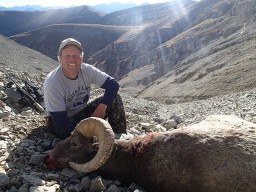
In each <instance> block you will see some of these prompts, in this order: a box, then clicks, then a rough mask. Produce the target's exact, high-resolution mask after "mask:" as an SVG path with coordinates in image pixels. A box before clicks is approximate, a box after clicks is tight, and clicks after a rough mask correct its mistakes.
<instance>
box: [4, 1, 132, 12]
mask: <svg viewBox="0 0 256 192" xmlns="http://www.w3.org/2000/svg"><path fill="white" fill-rule="evenodd" d="M87 6H89V5H87ZM136 6H137V5H136V4H134V3H118V2H113V3H104V4H98V5H94V6H90V7H92V8H94V9H97V10H99V11H102V12H105V13H111V12H115V11H120V10H123V9H128V8H132V7H136ZM72 7H74V6H70V7H64V6H51V7H42V6H40V5H25V6H14V7H3V6H0V11H47V10H51V9H65V8H72Z"/></svg>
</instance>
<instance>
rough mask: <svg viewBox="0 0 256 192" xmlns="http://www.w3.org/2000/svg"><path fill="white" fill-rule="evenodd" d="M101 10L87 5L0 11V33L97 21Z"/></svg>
mask: <svg viewBox="0 0 256 192" xmlns="http://www.w3.org/2000/svg"><path fill="white" fill-rule="evenodd" d="M103 15H104V13H103V12H101V11H98V10H96V9H93V8H92V7H88V6H77V7H72V8H63V9H52V10H47V11H33V12H31V11H0V34H2V35H4V36H11V35H15V34H19V33H23V32H27V31H31V30H34V29H38V28H41V27H45V26H48V25H52V24H61V23H83V24H88V23H98V22H99V20H100V19H101V17H102V16H103Z"/></svg>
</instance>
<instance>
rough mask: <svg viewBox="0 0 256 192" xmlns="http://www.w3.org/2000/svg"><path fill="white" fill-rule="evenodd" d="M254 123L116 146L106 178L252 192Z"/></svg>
mask: <svg viewBox="0 0 256 192" xmlns="http://www.w3.org/2000/svg"><path fill="white" fill-rule="evenodd" d="M255 130H256V125H255V124H252V123H249V122H246V121H243V120H241V119H238V118H234V117H230V116H211V117H209V118H208V120H206V121H203V122H202V123H200V124H197V125H193V126H190V127H186V128H179V129H176V130H174V131H171V132H165V133H151V134H148V135H146V136H141V137H136V138H134V139H132V140H129V141H124V140H118V141H116V142H115V145H114V149H113V152H112V154H111V156H110V158H109V159H108V161H107V162H106V164H105V165H104V166H103V167H101V169H100V172H101V173H102V174H103V175H104V176H105V175H106V176H108V177H111V178H115V179H120V180H121V181H124V182H126V181H127V182H130V181H135V182H137V183H138V184H140V185H141V186H142V187H144V188H145V189H146V190H147V191H166V192H167V191H168V192H171V191H174V192H178V191H181V192H186V191H196V192H200V191H207V192H209V191H213V192H218V191H223V192H224V191H225V192H228V191H255V189H256V134H255Z"/></svg>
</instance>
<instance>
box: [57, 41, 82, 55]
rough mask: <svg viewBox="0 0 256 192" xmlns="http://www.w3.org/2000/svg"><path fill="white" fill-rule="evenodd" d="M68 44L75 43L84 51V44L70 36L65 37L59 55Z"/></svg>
mask: <svg viewBox="0 0 256 192" xmlns="http://www.w3.org/2000/svg"><path fill="white" fill-rule="evenodd" d="M67 45H75V46H77V47H78V48H79V49H80V50H81V51H82V52H83V48H82V45H81V43H80V42H79V41H77V40H75V39H73V38H68V39H64V40H63V41H62V42H61V44H60V47H59V55H60V53H61V51H62V49H63V48H64V47H66V46H67Z"/></svg>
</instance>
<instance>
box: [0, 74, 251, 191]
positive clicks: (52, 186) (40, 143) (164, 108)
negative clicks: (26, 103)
mask: <svg viewBox="0 0 256 192" xmlns="http://www.w3.org/2000/svg"><path fill="white" fill-rule="evenodd" d="M9 73H10V74H12V75H14V76H18V77H22V78H25V77H28V76H29V77H30V79H32V80H38V79H37V78H36V76H33V75H28V74H27V73H24V72H18V71H14V70H9ZM44 75H45V74H41V76H42V77H43V78H42V79H44ZM6 82H7V79H6V77H5V75H4V74H3V73H0V85H1V86H0V88H1V94H0V98H1V100H0V116H1V117H0V127H1V129H0V138H1V139H0V154H1V158H0V191H1V192H2V191H19V192H23V191H24V192H25V191H38V192H43V191H63V192H65V191H75V192H80V191H94V190H95V191H107V192H110V191H123V192H125V191H145V190H143V189H142V188H141V187H140V186H138V185H137V184H136V183H131V184H129V185H124V184H122V183H120V182H119V181H118V180H109V179H108V178H102V177H101V176H100V175H98V174H96V173H95V172H94V173H90V174H83V173H79V172H76V171H74V170H71V169H62V170H57V171H49V170H48V169H47V167H46V165H45V164H44V162H43V161H44V158H45V157H46V154H47V151H48V150H49V149H51V147H52V146H53V145H54V143H56V142H58V141H59V140H58V139H57V138H54V136H53V135H51V134H49V133H48V132H47V131H46V129H45V125H46V122H45V119H44V116H43V115H40V114H38V113H37V112H36V111H34V110H32V109H30V108H23V109H21V110H17V109H15V108H13V107H10V105H8V99H6V97H5V96H4V95H5V93H4V91H3V90H2V88H3V87H2V85H3V84H6ZM39 83H40V84H42V81H41V82H39ZM93 90H94V91H93V94H92V96H93V97H95V96H97V95H98V94H100V93H101V91H100V90H98V89H95V88H94V89H93ZM121 95H122V98H123V101H124V105H125V110H126V115H127V122H128V135H126V136H125V137H124V139H129V138H131V137H134V136H136V135H142V134H146V133H148V132H152V131H157V132H158V131H160V132H162V131H166V130H169V131H171V130H172V129H176V128H179V127H181V126H185V125H191V124H194V123H197V122H199V121H201V120H203V119H204V118H205V117H206V116H208V115H213V114H226V115H228V114H230V115H235V116H238V117H241V118H243V119H246V120H248V121H251V122H254V123H256V111H255V107H256V97H255V95H256V89H253V90H250V91H247V92H240V93H238V94H229V95H223V96H218V97H212V98H210V99H206V100H200V101H193V102H187V103H182V104H171V105H163V104H160V103H158V102H155V101H147V100H144V99H135V98H133V97H131V96H129V95H126V94H121ZM145 176H146V175H145Z"/></svg>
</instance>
